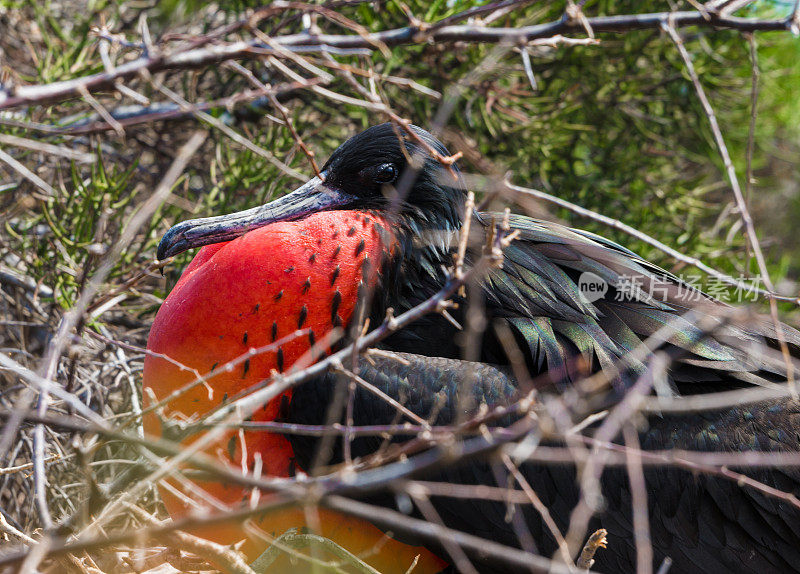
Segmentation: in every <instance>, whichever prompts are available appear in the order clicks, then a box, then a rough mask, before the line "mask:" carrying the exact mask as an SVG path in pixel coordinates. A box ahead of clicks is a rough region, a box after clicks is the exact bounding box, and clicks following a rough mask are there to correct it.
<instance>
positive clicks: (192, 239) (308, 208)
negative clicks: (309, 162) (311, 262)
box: [157, 173, 353, 260]
mask: <svg viewBox="0 0 800 574" xmlns="http://www.w3.org/2000/svg"><path fill="white" fill-rule="evenodd" d="M323 177H324V173H323ZM352 200H353V198H352V196H350V195H348V194H346V193H343V192H341V191H339V190H336V189H333V188H331V187H328V186H327V185H325V183H324V181H323V180H321V179H320V178H318V177H314V178H313V179H311V180H309V181H308V182H307V183H304V184H303V185H302V186H300V187H298V188H297V189H295V190H294V191H293V192H291V193H289V194H287V195H284V196H283V197H280V198H278V199H276V200H275V201H272V202H270V203H267V204H266V205H261V206H259V207H254V208H252V209H248V210H247V211H240V212H238V213H230V214H228V215H219V216H216V217H205V218H203V219H190V220H189V221H184V222H181V223H179V224H178V225H176V226H174V227H172V228H171V229H170V230H169V231H167V233H166V234H165V235H164V237H163V238H162V239H161V242H160V243H159V244H158V252H157V256H158V259H159V260H161V259H166V258H167V257H172V256H173V255H177V254H178V253H183V252H184V251H186V250H187V249H192V248H194V247H202V246H203V245H211V244H213V243H221V242H223V241H230V240H232V239H236V238H237V237H239V236H241V235H244V234H245V233H247V232H248V231H252V230H253V229H258V228H259V227H263V226H265V225H268V224H270V223H275V222H278V221H293V220H296V219H300V218H302V217H305V216H306V215H310V214H312V213H316V212H318V211H325V210H327V209H332V208H334V209H335V208H338V207H342V206H345V205H347V204H348V203H350V202H351V201H352Z"/></svg>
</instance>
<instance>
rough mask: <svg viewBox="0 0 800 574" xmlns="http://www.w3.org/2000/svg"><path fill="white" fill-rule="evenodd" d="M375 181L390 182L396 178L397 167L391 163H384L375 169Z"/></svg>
mask: <svg viewBox="0 0 800 574" xmlns="http://www.w3.org/2000/svg"><path fill="white" fill-rule="evenodd" d="M374 179H375V182H376V183H392V182H393V181H394V180H396V179H397V167H396V166H395V165H394V164H393V163H385V164H383V165H381V166H378V169H377V170H375V177H374Z"/></svg>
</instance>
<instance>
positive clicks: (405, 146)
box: [158, 123, 464, 259]
mask: <svg viewBox="0 0 800 574" xmlns="http://www.w3.org/2000/svg"><path fill="white" fill-rule="evenodd" d="M409 130H410V131H411V133H407V132H406V130H403V129H402V128H399V127H396V126H393V125H392V124H390V123H385V124H380V125H377V126H373V127H371V128H369V129H367V130H365V131H363V132H361V133H360V134H357V135H355V136H353V137H352V138H350V139H349V140H347V141H346V142H345V143H343V144H342V145H341V146H339V148H338V149H337V150H336V151H335V152H333V155H331V157H330V158H329V159H328V161H327V162H326V163H325V165H324V166H323V168H322V170H321V175H322V179H320V178H319V177H314V178H312V179H311V180H309V181H308V182H306V183H305V184H303V185H302V186H300V187H299V188H297V189H296V190H294V191H293V192H291V193H289V194H287V195H284V196H283V197H280V198H278V199H276V200H275V201H272V202H270V203H268V204H266V205H262V206H259V207H255V208H253V209H249V210H247V211H242V212H239V213H233V214H229V215H221V216H217V217H208V218H205V219H193V220H190V221H184V222H182V223H179V224H178V225H176V226H174V227H173V228H172V229H170V230H169V231H168V232H167V233H166V234H165V235H164V237H163V238H162V240H161V243H159V245H158V258H159V259H164V258H166V257H171V256H172V255H176V254H178V253H181V252H183V251H186V250H187V249H191V248H193V247H200V246H202V245H210V244H212V243H219V242H222V241H230V240H232V239H235V238H236V237H239V236H240V235H244V234H245V233H247V232H248V231H251V230H253V229H256V228H258V227H262V226H264V225H267V224H269V223H275V222H278V221H294V220H298V219H302V218H304V217H307V216H308V215H311V214H312V213H317V212H320V211H326V210H342V209H354V210H364V211H373V212H378V213H380V214H382V215H384V216H386V217H388V218H389V219H393V220H396V221H397V222H398V223H399V224H400V225H401V226H405V227H406V229H408V230H410V231H412V232H413V234H414V235H417V236H418V235H419V234H424V233H434V234H436V233H438V234H440V236H444V235H447V234H449V233H450V232H452V231H453V230H455V229H458V228H459V227H460V225H461V218H462V215H461V214H462V212H463V205H464V183H463V180H462V178H461V176H460V174H459V172H458V169H457V168H456V166H455V165H453V166H451V168H450V169H448V168H447V166H445V165H442V163H441V162H440V161H439V160H438V159H437V158H436V157H434V156H433V155H432V153H431V152H432V151H434V152H435V153H436V154H438V155H440V156H443V157H446V156H448V155H449V153H448V151H447V150H446V149H445V147H444V146H443V145H442V144H441V143H440V142H439V141H438V140H437V139H436V138H434V137H433V136H432V135H431V134H430V133H428V132H427V131H425V130H423V129H422V128H419V127H416V126H409ZM435 243H440V242H439V241H435Z"/></svg>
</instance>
